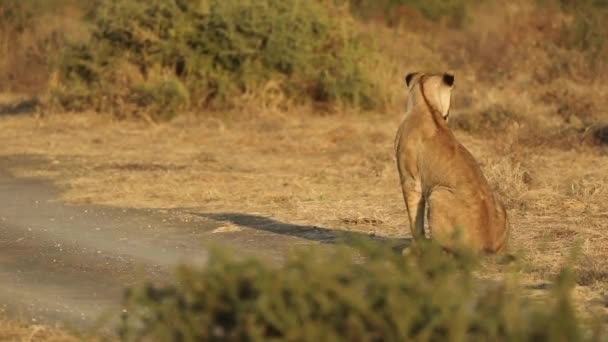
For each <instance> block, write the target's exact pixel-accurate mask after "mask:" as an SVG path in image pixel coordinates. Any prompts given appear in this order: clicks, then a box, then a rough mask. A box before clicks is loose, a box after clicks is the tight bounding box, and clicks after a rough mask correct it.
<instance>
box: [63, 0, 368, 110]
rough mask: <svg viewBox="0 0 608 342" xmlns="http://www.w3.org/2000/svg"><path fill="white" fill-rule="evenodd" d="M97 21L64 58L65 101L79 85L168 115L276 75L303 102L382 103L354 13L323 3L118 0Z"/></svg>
mask: <svg viewBox="0 0 608 342" xmlns="http://www.w3.org/2000/svg"><path fill="white" fill-rule="evenodd" d="M328 6H329V7H328ZM93 21H94V32H93V35H92V37H91V39H90V41H89V42H88V43H87V44H85V45H80V46H71V47H70V48H68V49H67V50H66V52H65V54H64V57H63V58H62V61H61V63H59V64H58V65H57V70H58V72H59V78H60V82H59V85H58V87H57V89H55V90H56V91H55V94H56V95H57V100H58V102H59V103H60V104H64V105H67V108H70V107H72V106H71V105H70V102H71V101H70V98H71V97H72V94H71V90H72V89H78V85H79V84H80V83H84V84H86V85H87V87H88V88H89V89H91V92H90V94H89V100H88V102H89V103H90V104H91V105H93V106H95V109H96V110H100V108H101V107H103V108H109V109H111V110H113V111H121V112H124V110H125V107H126V108H130V109H129V110H135V111H137V110H149V111H151V112H152V113H153V114H155V115H161V116H162V115H164V113H165V112H166V111H169V112H171V111H175V110H177V109H182V108H181V107H180V106H182V107H183V106H184V105H187V106H188V107H190V108H218V107H219V108H223V107H230V106H233V105H235V104H236V102H237V101H238V98H239V96H240V95H242V94H244V93H248V94H251V93H253V94H255V93H256V92H258V91H260V90H261V89H262V88H263V87H264V85H265V84H267V83H268V82H271V81H273V82H277V81H278V82H279V83H280V84H281V87H280V88H281V91H282V92H283V93H284V94H285V95H287V97H288V98H291V99H294V100H296V101H298V100H299V101H307V100H308V101H310V100H313V101H323V102H331V103H338V104H348V105H353V106H357V107H361V108H364V109H371V108H374V107H376V106H378V105H380V103H379V102H378V99H379V98H380V97H379V96H378V87H376V86H375V85H374V84H373V83H372V82H371V81H370V78H369V77H368V71H367V70H366V68H365V62H366V60H368V59H369V57H370V56H369V53H368V52H366V50H365V48H364V46H361V44H360V43H359V41H358V39H357V35H356V33H355V30H354V28H353V27H352V22H351V20H349V18H348V15H347V13H344V10H342V9H341V8H339V7H336V6H332V5H327V6H324V5H323V4H321V3H320V2H319V1H302V0H114V1H104V2H102V3H101V5H100V6H99V8H98V9H97V11H96V12H95V13H94V15H93ZM122 68H124V69H128V70H129V72H128V73H127V77H123V76H122V75H121V74H122V72H116V70H117V69H122ZM117 78H118V79H117ZM150 82H153V83H154V82H160V84H161V85H160V86H159V85H158V84H157V85H153V84H150ZM162 84H164V85H162ZM74 85H76V87H75V88H73V87H74ZM153 89H156V90H153ZM171 89H172V90H171ZM185 93H187V95H186V94H185ZM171 97H177V99H170V98H171ZM187 99H190V100H187ZM108 101H110V102H108ZM119 103H122V104H124V105H125V106H122V107H117V106H118V104H119ZM157 103H160V105H157ZM109 104H112V105H111V106H110V105H109ZM150 106H152V107H150ZM176 106H177V107H176ZM178 107H180V108H178Z"/></svg>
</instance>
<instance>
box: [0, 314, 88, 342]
mask: <svg viewBox="0 0 608 342" xmlns="http://www.w3.org/2000/svg"><path fill="white" fill-rule="evenodd" d="M0 341H22V342H76V341H81V339H78V338H76V337H74V336H73V335H70V334H69V333H67V332H66V331H64V330H62V329H60V328H54V327H49V326H46V325H40V324H26V323H20V322H16V321H12V320H4V319H1V318H0Z"/></svg>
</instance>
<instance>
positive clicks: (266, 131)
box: [0, 110, 608, 314]
mask: <svg viewBox="0 0 608 342" xmlns="http://www.w3.org/2000/svg"><path fill="white" fill-rule="evenodd" d="M453 115H454V117H455V119H456V118H458V116H459V115H462V114H461V113H459V112H458V110H455V113H454V114H453ZM400 118H401V114H398V113H395V114H394V115H331V116H318V115H314V114H310V113H296V112H294V113H289V115H288V114H273V115H262V116H258V117H256V118H243V117H239V116H235V117H223V118H221V119H220V118H214V117H207V118H200V117H195V116H188V115H186V116H182V117H180V118H179V119H177V120H174V121H173V122H171V123H162V124H156V125H150V124H148V123H143V122H124V121H122V122H117V121H114V120H111V119H109V118H108V117H107V116H100V115H96V114H87V113H83V114H63V115H51V116H46V117H36V116H21V117H19V116H18V117H8V118H3V119H2V120H0V131H1V132H3V134H2V135H0V146H2V149H1V150H0V153H1V154H2V155H3V156H11V155H20V154H26V155H31V156H34V157H36V158H42V159H44V160H45V161H46V162H47V164H46V165H47V166H48V167H44V168H35V169H33V168H29V167H21V168H14V169H12V170H11V171H12V172H13V173H14V174H15V175H18V176H25V177H30V176H35V177H45V178H49V179H51V180H53V181H55V182H56V183H57V184H59V185H60V186H61V187H62V188H63V190H64V191H63V199H64V200H65V201H67V202H69V203H74V204H79V203H94V204H101V205H108V206H119V207H136V208H195V209H197V210H200V211H205V212H235V213H244V214H256V215H264V216H268V217H271V218H273V219H276V220H279V221H283V222H287V223H294V224H306V225H317V226H320V227H326V228H331V229H342V230H350V231H357V232H363V233H369V234H376V235H381V236H388V237H397V236H408V235H409V229H408V226H407V223H406V214H405V208H404V204H403V201H402V198H401V193H400V190H399V185H398V179H397V172H396V167H395V160H394V155H393V138H394V134H395V131H396V128H397V125H398V123H399V121H400ZM456 133H457V136H458V138H459V139H460V140H461V141H462V142H463V143H464V144H465V146H466V147H467V148H469V149H470V150H471V151H472V153H473V154H474V155H475V157H476V158H477V159H478V161H479V162H480V164H481V165H482V168H483V170H484V172H485V174H486V176H487V177H488V179H489V181H490V183H491V185H492V186H493V187H494V189H496V190H497V191H498V192H499V193H500V195H501V197H502V198H503V199H504V201H505V202H506V204H507V206H508V209H509V215H510V218H511V222H512V226H513V234H512V239H511V244H510V248H511V252H512V253H515V254H519V255H521V256H522V257H521V259H522V260H523V261H524V262H523V264H524V265H525V266H524V267H521V268H520V269H519V270H518V272H519V273H520V274H521V276H522V279H523V280H524V281H525V282H527V283H530V284H531V285H534V286H533V287H534V288H540V289H543V288H545V285H546V284H548V283H549V282H550V281H551V279H552V277H553V276H554V275H555V274H556V272H557V271H558V270H559V268H560V266H561V265H562V264H563V263H564V262H565V261H566V260H567V259H568V257H569V256H570V255H571V252H572V251H573V250H574V249H575V248H578V251H579V253H578V258H577V264H576V265H577V268H578V270H579V274H578V277H579V279H578V286H577V287H576V291H575V293H576V297H577V298H579V299H580V300H581V301H580V302H579V303H580V304H581V308H582V309H584V311H585V312H587V313H591V312H594V313H595V312H597V310H599V311H603V312H604V314H605V313H606V307H607V305H608V271H607V270H606V268H605V260H606V258H607V257H608V204H607V203H608V201H607V200H608V187H607V186H606V184H608V153H607V151H606V149H605V148H602V147H597V146H590V145H585V144H583V145H580V146H577V147H574V148H565V147H564V146H561V145H558V146H551V145H543V144H537V145H529V146H528V145H526V144H523V143H519V142H518V140H516V139H508V137H509V136H510V135H501V136H500V138H495V139H492V138H482V137H479V136H474V135H471V134H468V133H466V132H464V131H461V130H456ZM516 134H517V133H516V132H515V133H513V135H516ZM236 228H237V229H238V227H236ZM485 269H486V271H487V272H486V275H487V276H491V277H493V276H495V275H499V274H500V270H501V269H503V268H502V267H501V266H500V265H499V264H498V263H496V262H495V261H493V260H490V261H488V262H487V265H486V267H485Z"/></svg>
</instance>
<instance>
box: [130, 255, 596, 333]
mask: <svg viewBox="0 0 608 342" xmlns="http://www.w3.org/2000/svg"><path fill="white" fill-rule="evenodd" d="M474 269H475V261H474V258H472V257H471V256H469V255H467V254H466V253H463V254H461V255H460V256H458V257H449V256H446V255H444V254H443V253H442V252H441V251H440V250H439V248H437V247H435V246H426V247H423V248H419V249H413V250H412V251H411V253H409V254H408V255H407V256H401V255H397V254H395V253H394V252H393V251H392V250H390V249H389V248H387V247H386V246H372V245H367V244H363V245H361V246H360V247H358V248H355V249H348V248H338V249H336V250H333V251H331V252H320V251H316V252H315V251H314V250H311V251H307V252H300V253H294V254H292V255H290V256H289V257H288V258H287V261H286V263H285V265H284V266H283V267H282V268H280V269H275V268H272V267H269V266H265V265H264V264H263V263H261V262H258V261H256V260H252V259H247V260H236V259H235V258H233V257H231V256H230V255H229V254H227V253H220V252H218V251H215V252H214V253H212V255H211V259H210V261H209V265H208V267H207V268H206V269H204V270H195V269H191V268H181V269H180V270H179V273H178V278H177V282H176V284H177V285H174V286H168V287H154V286H146V287H144V288H139V289H136V290H133V291H130V292H129V293H128V295H127V299H126V304H127V307H128V309H127V313H126V314H125V315H124V316H123V323H122V326H121V331H120V332H121V336H122V338H123V340H128V341H129V340H140V339H146V338H151V337H153V339H154V340H174V341H195V340H200V341H214V340H215V341H267V340H270V341H408V340H415V341H464V340H471V341H583V340H593V339H599V337H597V336H594V337H590V336H587V335H585V334H584V333H583V330H582V327H581V323H580V321H579V320H578V319H577V317H576V315H575V312H574V309H573V306H572V302H571V299H570V290H571V287H572V283H573V282H572V277H571V276H570V274H569V273H568V272H567V271H564V272H563V273H562V274H561V275H560V276H559V277H558V279H557V280H556V283H555V287H554V288H553V290H552V296H551V300H550V301H549V303H539V302H533V301H531V300H530V299H526V298H525V297H523V296H521V294H520V293H519V292H518V287H517V286H515V285H514V284H512V282H504V283H498V284H490V283H485V284H484V283H481V282H480V281H479V280H476V279H474V277H473V270H474Z"/></svg>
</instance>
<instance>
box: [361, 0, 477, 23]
mask: <svg viewBox="0 0 608 342" xmlns="http://www.w3.org/2000/svg"><path fill="white" fill-rule="evenodd" d="M475 3H477V2H472V1H470V0H350V5H351V7H352V9H353V11H354V12H355V13H356V14H357V15H359V16H362V17H364V18H369V17H383V18H384V19H385V20H386V21H387V22H388V23H389V24H391V25H395V24H398V23H400V22H403V23H405V24H407V22H408V18H407V17H406V16H407V15H408V12H407V10H408V9H409V10H414V11H417V12H419V13H420V14H422V15H423V16H424V17H426V18H428V19H430V20H433V21H437V20H441V19H447V20H448V22H449V23H450V24H452V25H455V26H460V25H462V24H463V22H464V20H465V18H466V12H467V8H468V6H469V5H471V4H475ZM409 14H411V13H409Z"/></svg>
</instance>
